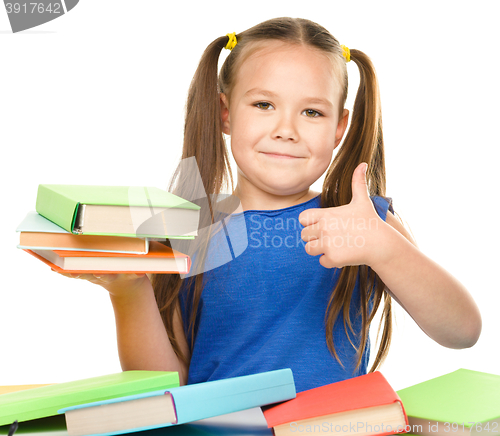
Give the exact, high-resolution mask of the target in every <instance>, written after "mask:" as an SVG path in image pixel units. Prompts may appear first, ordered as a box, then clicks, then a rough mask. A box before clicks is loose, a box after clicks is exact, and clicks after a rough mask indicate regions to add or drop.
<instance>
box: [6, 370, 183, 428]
mask: <svg viewBox="0 0 500 436" xmlns="http://www.w3.org/2000/svg"><path fill="white" fill-rule="evenodd" d="M175 386H179V375H178V373H177V372H172V371H124V372H120V373H116V374H109V375H105V376H99V377H92V378H87V379H83V380H75V381H71V382H66V383H57V384H53V385H49V386H42V387H37V388H34V389H27V390H21V391H17V392H11V393H7V394H2V395H0V425H5V424H12V423H13V422H14V421H16V420H17V421H19V422H22V421H28V420H32V419H38V418H45V417H48V416H55V415H57V414H58V411H59V410H60V409H62V408H64V407H69V406H75V405H77V404H86V403H89V402H94V401H102V400H109V399H111V398H116V397H123V396H124V395H137V394H142V393H145V392H150V391H156V390H158V389H168V388H172V387H175Z"/></svg>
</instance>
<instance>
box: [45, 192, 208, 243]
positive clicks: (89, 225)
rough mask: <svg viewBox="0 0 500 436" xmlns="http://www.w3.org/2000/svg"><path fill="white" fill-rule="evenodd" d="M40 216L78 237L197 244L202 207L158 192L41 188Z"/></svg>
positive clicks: (170, 194) (168, 193) (167, 193)
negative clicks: (91, 236)
mask: <svg viewBox="0 0 500 436" xmlns="http://www.w3.org/2000/svg"><path fill="white" fill-rule="evenodd" d="M36 211H37V212H38V213H39V214H40V215H42V216H44V217H45V218H47V219H48V220H50V221H52V222H53V223H55V224H57V225H58V226H60V227H62V228H63V229H65V230H67V231H68V232H71V233H74V234H79V235H108V236H129V237H141V238H147V237H149V238H177V239H193V238H194V237H195V236H196V235H197V231H198V222H199V215H200V206H198V205H197V204H194V203H191V202H189V201H187V200H184V199H182V198H180V197H178V196H176V195H174V194H172V193H170V192H167V191H164V190H162V189H158V188H154V187H140V186H97V185H48V184H42V185H39V186H38V192H37V198H36Z"/></svg>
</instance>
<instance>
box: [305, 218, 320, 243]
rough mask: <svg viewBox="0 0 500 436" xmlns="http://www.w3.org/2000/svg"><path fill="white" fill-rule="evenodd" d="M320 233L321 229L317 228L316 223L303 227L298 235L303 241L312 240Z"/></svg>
mask: <svg viewBox="0 0 500 436" xmlns="http://www.w3.org/2000/svg"><path fill="white" fill-rule="evenodd" d="M320 235H321V229H320V228H319V225H318V223H316V224H312V225H310V226H307V227H304V228H303V229H302V232H300V237H301V238H302V240H303V241H306V242H308V241H313V240H315V239H318V238H319V237H320Z"/></svg>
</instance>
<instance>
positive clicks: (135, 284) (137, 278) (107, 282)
mask: <svg viewBox="0 0 500 436" xmlns="http://www.w3.org/2000/svg"><path fill="white" fill-rule="evenodd" d="M52 271H54V270H52ZM59 274H61V275H63V276H65V277H69V278H73V279H83V280H87V281H89V282H90V283H94V284H96V285H100V286H102V287H103V288H104V289H106V290H107V291H108V292H109V293H110V294H111V295H112V296H114V297H126V296H130V295H132V294H133V293H135V292H138V291H139V290H140V289H141V288H142V287H143V286H144V283H145V282H146V281H149V278H148V276H147V275H146V274H97V273H96V274H91V273H82V274H70V273H59Z"/></svg>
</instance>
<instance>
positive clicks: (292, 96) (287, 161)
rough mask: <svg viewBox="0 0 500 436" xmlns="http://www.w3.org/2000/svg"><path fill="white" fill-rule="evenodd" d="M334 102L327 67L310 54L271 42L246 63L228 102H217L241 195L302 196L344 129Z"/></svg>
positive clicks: (337, 91) (334, 84) (334, 85)
mask: <svg viewBox="0 0 500 436" xmlns="http://www.w3.org/2000/svg"><path fill="white" fill-rule="evenodd" d="M340 95H341V88H340V86H339V84H338V79H337V78H336V77H335V74H334V71H333V67H332V62H331V61H330V60H329V59H328V58H327V57H326V56H325V55H323V54H321V53H319V52H317V51H315V50H313V49H311V48H308V47H304V46H297V45H287V44H284V43H282V42H273V43H271V44H269V45H268V46H266V48H264V49H262V50H259V51H257V52H256V53H254V54H252V55H251V56H250V57H249V58H248V59H246V60H245V61H244V62H243V64H242V65H241V67H240V69H239V71H238V73H237V77H236V81H235V86H234V89H233V90H232V93H231V101H230V102H228V101H227V99H226V96H225V95H223V94H222V95H221V99H222V102H223V104H222V121H223V131H224V133H226V134H229V135H231V149H232V153H233V156H234V159H235V161H236V164H237V165H238V187H239V190H240V192H241V193H243V191H242V190H243V189H244V190H245V191H244V192H245V195H251V196H253V197H255V196H259V197H261V196H262V195H263V194H264V195H265V196H267V197H269V195H271V196H288V195H291V196H295V195H297V194H301V193H302V194H307V193H308V190H309V187H310V186H311V184H312V183H313V182H315V181H316V180H317V179H318V178H319V177H320V176H321V175H322V174H323V173H324V172H325V171H326V169H327V168H328V166H329V165H330V162H331V159H332V153H333V150H334V149H335V147H336V146H337V145H338V144H339V142H340V141H341V139H342V136H343V134H344V131H345V128H346V126H347V118H348V111H347V110H344V113H343V115H342V119H340V120H339V101H340ZM228 104H229V106H228ZM249 190H250V191H249Z"/></svg>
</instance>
